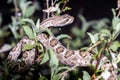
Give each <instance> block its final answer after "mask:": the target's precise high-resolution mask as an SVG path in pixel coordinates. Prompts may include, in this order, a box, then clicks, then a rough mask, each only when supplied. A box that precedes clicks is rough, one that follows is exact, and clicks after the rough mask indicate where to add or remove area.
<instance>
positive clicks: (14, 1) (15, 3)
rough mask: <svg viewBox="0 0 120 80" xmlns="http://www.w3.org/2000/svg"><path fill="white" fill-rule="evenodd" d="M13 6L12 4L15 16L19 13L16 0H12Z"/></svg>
mask: <svg viewBox="0 0 120 80" xmlns="http://www.w3.org/2000/svg"><path fill="white" fill-rule="evenodd" d="M13 4H14V7H15V16H17V13H18V12H19V8H18V4H17V0H13Z"/></svg>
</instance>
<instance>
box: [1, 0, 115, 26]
mask: <svg viewBox="0 0 120 80" xmlns="http://www.w3.org/2000/svg"><path fill="white" fill-rule="evenodd" d="M32 1H35V0H32ZM38 1H39V4H40V6H41V7H42V8H43V2H45V0H38ZM6 2H7V0H0V13H2V17H3V23H2V25H5V24H7V23H9V22H10V21H11V15H13V13H12V12H11V11H10V9H11V8H13V7H14V6H13V5H12V4H9V5H8V4H7V3H6ZM67 6H69V7H71V8H72V10H71V11H67V12H66V13H68V14H71V15H72V16H74V17H75V18H76V17H77V16H78V14H82V15H83V16H84V17H85V18H86V19H87V20H94V19H101V18H110V19H112V12H111V8H116V7H117V0H69V3H67ZM40 12H41V11H40ZM35 15H36V16H38V17H40V15H41V14H40V13H39V12H37V13H36V14H35Z"/></svg>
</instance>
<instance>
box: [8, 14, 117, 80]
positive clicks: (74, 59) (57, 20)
mask: <svg viewBox="0 0 120 80" xmlns="http://www.w3.org/2000/svg"><path fill="white" fill-rule="evenodd" d="M73 21H74V18H73V17H72V16H70V15H68V14H65V15H61V16H53V17H50V18H48V19H46V20H44V21H42V22H41V25H40V27H39V29H42V28H45V27H51V26H53V27H56V26H64V25H68V24H70V23H72V22H73ZM37 40H38V41H39V42H40V43H41V44H42V45H43V46H44V47H45V48H46V49H49V48H50V49H52V50H53V51H54V52H55V53H56V55H57V57H58V60H59V61H60V62H62V63H63V64H67V65H71V66H75V65H77V66H89V65H96V62H97V60H93V59H92V55H93V54H92V53H89V52H82V51H80V50H70V49H67V48H65V47H64V46H63V45H62V44H61V43H60V42H59V41H58V40H57V39H56V37H55V36H54V35H51V36H48V35H46V34H45V33H39V34H38V35H37ZM34 43H35V42H34V41H33V40H30V39H28V38H27V37H23V38H22V39H21V40H20V41H19V42H18V43H17V45H16V46H15V47H14V48H13V49H12V50H11V51H10V53H9V55H8V61H17V58H18V56H19V55H20V54H21V53H22V61H24V62H25V63H26V64H30V65H31V64H33V63H34V59H35V56H36V49H35V48H33V49H32V50H29V51H24V52H23V51H22V47H23V46H24V45H25V44H31V45H33V44H34ZM105 59H106V57H103V61H104V60H105ZM101 60H102V59H101ZM108 64H110V65H111V66H109V67H113V65H112V64H111V63H108ZM113 68H114V67H113ZM109 69H110V68H109ZM113 71H114V70H113ZM111 75H113V74H112V73H111ZM115 80H116V79H115Z"/></svg>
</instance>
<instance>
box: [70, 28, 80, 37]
mask: <svg viewBox="0 0 120 80" xmlns="http://www.w3.org/2000/svg"><path fill="white" fill-rule="evenodd" d="M71 32H72V33H73V34H74V35H75V36H80V35H81V31H80V29H79V28H78V27H73V28H72V29H71Z"/></svg>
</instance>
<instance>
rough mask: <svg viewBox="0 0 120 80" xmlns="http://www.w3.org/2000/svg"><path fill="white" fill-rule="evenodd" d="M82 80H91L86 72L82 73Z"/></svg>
mask: <svg viewBox="0 0 120 80" xmlns="http://www.w3.org/2000/svg"><path fill="white" fill-rule="evenodd" d="M83 80H91V79H90V75H89V73H88V72H86V71H83Z"/></svg>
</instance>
